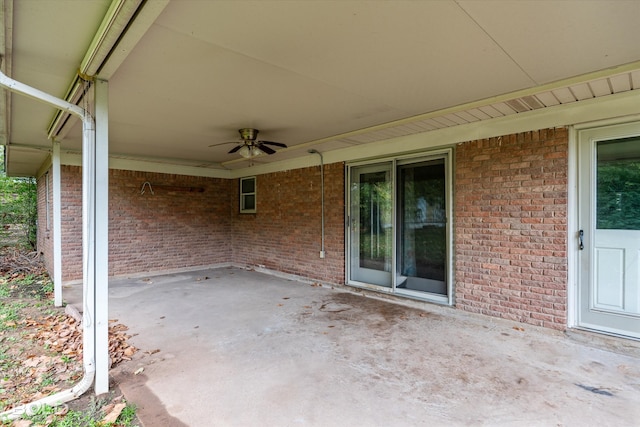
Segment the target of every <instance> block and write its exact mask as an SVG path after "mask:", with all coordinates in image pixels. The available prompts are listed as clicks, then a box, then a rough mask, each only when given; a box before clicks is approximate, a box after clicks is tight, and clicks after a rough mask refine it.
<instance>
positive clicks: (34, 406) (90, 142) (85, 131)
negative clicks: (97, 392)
mask: <svg viewBox="0 0 640 427" xmlns="http://www.w3.org/2000/svg"><path fill="white" fill-rule="evenodd" d="M0 86H1V87H4V88H6V89H7V90H9V91H11V92H15V93H18V94H21V95H25V96H27V97H30V98H33V99H36V100H39V101H42V102H44V103H46V104H50V105H52V106H54V107H56V108H58V109H59V110H62V111H65V112H68V113H70V114H73V115H75V116H78V117H80V119H82V151H83V152H85V153H86V152H91V151H92V150H93V146H94V145H95V144H94V141H95V120H94V118H93V117H92V116H91V114H89V112H87V111H86V110H85V109H83V108H81V107H79V106H77V105H74V104H71V103H69V102H67V101H65V100H62V99H59V98H56V97H55V96H53V95H49V94H47V93H45V92H42V91H41V90H39V89H35V88H32V87H31V86H28V85H25V84H24V83H20V82H18V81H16V80H13V79H11V78H9V77H7V76H6V75H5V74H4V73H3V72H2V71H0ZM84 166H85V167H83V169H87V170H88V169H93V168H92V167H91V166H90V165H84ZM94 173H95V171H94ZM83 187H85V185H84V183H83ZM86 191H87V189H85V188H83V224H82V232H83V236H82V237H83V276H84V280H83V288H82V295H83V305H84V313H83V316H84V318H83V321H82V350H83V351H82V353H83V368H84V376H83V377H82V379H81V380H80V381H79V382H78V383H77V384H76V385H75V386H74V387H72V388H70V389H67V390H64V391H61V392H59V393H56V394H53V395H51V396H47V397H45V398H42V399H39V400H36V401H34V402H31V403H27V404H25V405H21V406H18V407H16V408H13V409H11V410H9V411H6V412H2V413H0V420H2V421H4V420H13V419H17V418H20V417H22V416H23V415H32V414H34V413H35V412H37V411H38V410H39V409H40V408H41V407H42V406H43V405H50V406H57V405H61V404H63V403H66V402H68V401H71V400H73V399H76V398H78V397H80V396H81V395H82V394H84V393H85V392H86V391H87V390H89V388H90V387H91V385H92V384H93V381H94V378H95V375H96V364H95V360H96V348H95V336H96V333H95V332H96V327H95V321H94V318H95V315H94V313H93V309H94V303H95V301H94V292H95V290H94V287H95V278H93V277H91V276H90V274H89V273H90V271H89V270H90V269H91V268H93V266H91V265H90V261H89V254H90V253H91V252H92V251H95V236H94V234H95V231H94V229H95V224H93V220H92V219H93V217H94V216H95V206H94V205H95V202H94V203H91V202H90V201H89V200H88V199H89V198H88V197H86ZM90 281H91V283H89V282H90Z"/></svg>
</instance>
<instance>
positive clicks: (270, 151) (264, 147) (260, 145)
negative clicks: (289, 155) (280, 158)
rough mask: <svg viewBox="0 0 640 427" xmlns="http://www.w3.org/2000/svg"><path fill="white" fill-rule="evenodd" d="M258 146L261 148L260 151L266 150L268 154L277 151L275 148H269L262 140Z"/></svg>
mask: <svg viewBox="0 0 640 427" xmlns="http://www.w3.org/2000/svg"><path fill="white" fill-rule="evenodd" d="M258 148H259V149H260V151H264V152H265V153H267V154H273V153H275V152H276V150H274V149H273V148H269V147H267V146H266V145H262V142H261V143H260V144H258Z"/></svg>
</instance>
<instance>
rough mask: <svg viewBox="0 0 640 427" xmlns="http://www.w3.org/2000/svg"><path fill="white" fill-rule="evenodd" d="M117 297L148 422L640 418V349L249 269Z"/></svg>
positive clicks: (160, 279) (118, 375)
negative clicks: (136, 348)
mask: <svg viewBox="0 0 640 427" xmlns="http://www.w3.org/2000/svg"><path fill="white" fill-rule="evenodd" d="M80 292H81V289H80V286H79V285H78V286H74V287H71V288H65V290H64V297H65V300H66V301H68V302H69V303H73V304H74V305H76V304H78V303H79V302H80V299H81V295H80ZM109 294H110V318H111V319H118V321H119V322H120V323H123V324H125V325H127V326H128V327H129V332H130V333H131V334H135V336H134V337H133V338H131V342H132V344H134V345H135V346H137V347H138V348H139V349H140V352H139V353H137V355H136V357H135V358H134V360H132V361H131V362H127V363H125V364H123V365H120V366H119V367H117V368H116V369H114V370H113V371H112V375H113V377H114V378H115V380H116V381H117V382H118V384H119V386H120V388H121V389H122V391H123V392H124V394H125V397H127V398H128V399H130V400H131V401H133V402H135V403H137V404H138V407H139V410H138V415H139V418H140V419H141V421H142V422H143V423H144V425H145V426H147V427H151V426H172V425H173V426H183V425H186V426H198V427H199V426H203V427H204V426H420V425H428V426H440V425H443V426H445V425H446V426H467V425H470V426H538V425H540V426H587V425H610V426H637V425H640V358H639V354H640V351H639V346H638V343H637V342H634V341H627V340H623V339H611V338H606V337H599V336H595V335H594V336H592V335H590V334H572V335H575V336H573V337H570V336H567V335H566V334H563V333H560V332H556V331H551V330H546V329H542V328H536V327H532V326H528V325H524V324H519V323H514V322H509V321H504V320H501V319H493V318H489V317H485V316H477V315H473V314H469V313H464V312H460V311H458V310H454V309H451V308H448V307H440V306H436V305H432V304H424V303H416V302H410V301H407V302H404V303H398V302H391V301H386V300H383V299H380V298H372V297H370V296H362V295H360V294H362V292H356V290H352V291H349V290H348V289H342V288H341V289H330V288H327V287H321V286H318V285H313V284H309V283H302V282H297V281H293V280H287V279H283V278H278V277H275V276H271V275H266V274H262V273H258V272H255V271H247V270H242V269H238V268H220V269H211V270H201V271H192V272H182V273H176V274H169V275H163V276H155V277H151V276H149V277H147V278H138V279H128V280H124V279H118V280H115V279H114V280H112V281H111V283H110V290H109ZM368 295H371V294H368ZM154 350H159V351H157V352H154ZM139 368H144V371H143V372H142V373H141V374H139V375H134V374H133V373H134V372H135V371H136V370H138V369H139Z"/></svg>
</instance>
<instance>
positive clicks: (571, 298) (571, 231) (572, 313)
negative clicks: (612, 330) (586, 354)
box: [567, 114, 640, 334]
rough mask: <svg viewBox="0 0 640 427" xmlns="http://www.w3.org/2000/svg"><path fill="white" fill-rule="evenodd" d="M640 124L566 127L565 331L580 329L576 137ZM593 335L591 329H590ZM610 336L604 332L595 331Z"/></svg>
mask: <svg viewBox="0 0 640 427" xmlns="http://www.w3.org/2000/svg"><path fill="white" fill-rule="evenodd" d="M639 121H640V114H636V115H632V116H626V117H622V118H620V117H618V118H614V119H606V120H600V121H596V122H590V123H581V124H577V125H573V126H569V140H568V150H569V152H568V164H567V204H568V206H567V264H568V268H567V327H568V328H575V329H582V328H581V327H580V325H579V321H578V318H579V317H578V310H580V307H579V304H580V298H579V291H580V288H579V286H580V283H579V278H580V274H579V271H578V270H579V268H580V263H579V255H580V254H579V252H578V251H579V238H578V231H579V227H580V224H579V207H578V191H579V189H578V185H579V183H580V180H579V178H578V173H579V170H578V163H579V158H578V143H579V140H578V135H579V132H580V131H582V130H586V129H596V128H604V127H607V126H616V125H623V124H627V123H634V122H639ZM589 330H591V331H593V329H589ZM596 332H600V333H603V334H609V333H608V332H606V331H596Z"/></svg>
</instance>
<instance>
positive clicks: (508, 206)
mask: <svg viewBox="0 0 640 427" xmlns="http://www.w3.org/2000/svg"><path fill="white" fill-rule="evenodd" d="M567 153H568V136H567V130H566V129H548V130H540V131H535V132H526V133H520V134H516V135H509V136H503V137H498V138H491V139H484V140H478V141H471V142H467V143H463V144H460V145H459V146H458V148H457V150H456V166H455V191H454V199H455V240H454V242H455V270H456V272H455V280H456V305H457V306H458V307H459V308H461V309H463V310H467V311H472V312H476V313H482V314H487V315H490V316H496V317H503V318H507V319H512V320H517V321H520V322H525V323H529V324H533V325H540V326H546V327H550V328H555V329H565V327H566V312H567V305H566V303H567V246H566V236H567V234H566V233H567Z"/></svg>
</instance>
